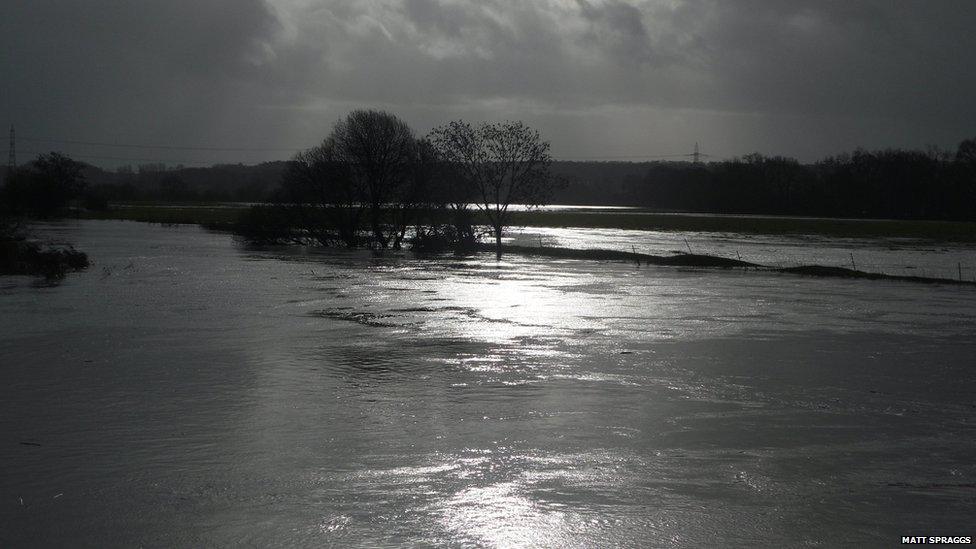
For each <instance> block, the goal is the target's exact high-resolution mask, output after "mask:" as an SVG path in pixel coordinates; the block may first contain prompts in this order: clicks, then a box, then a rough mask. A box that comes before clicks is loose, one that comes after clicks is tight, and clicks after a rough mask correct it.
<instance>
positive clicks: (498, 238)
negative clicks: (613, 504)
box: [495, 227, 502, 260]
mask: <svg viewBox="0 0 976 549" xmlns="http://www.w3.org/2000/svg"><path fill="white" fill-rule="evenodd" d="M501 258H502V228H501V227H495V259H496V260H498V259H501Z"/></svg>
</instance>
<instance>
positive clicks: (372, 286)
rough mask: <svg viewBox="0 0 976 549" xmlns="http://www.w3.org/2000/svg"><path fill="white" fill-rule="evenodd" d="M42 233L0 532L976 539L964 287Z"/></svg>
mask: <svg viewBox="0 0 976 549" xmlns="http://www.w3.org/2000/svg"><path fill="white" fill-rule="evenodd" d="M43 232H44V233H45V234H46V235H47V236H49V237H53V238H62V239H65V240H70V241H72V242H74V243H75V244H76V245H77V247H79V248H80V249H83V250H85V251H86V252H88V253H89V254H90V256H91V257H92V259H93V260H94V262H95V264H94V265H93V267H92V268H91V269H89V271H87V272H85V273H82V274H78V275H73V276H71V277H69V278H68V279H67V280H66V281H65V283H63V284H61V285H60V286H56V287H42V288H38V287H33V285H32V284H31V281H30V280H29V279H24V278H6V279H3V280H2V281H0V433H2V438H0V463H2V464H3V467H2V468H0V546H16V547H20V546H30V545H60V546H100V547H101V546H147V547H148V546H160V547H171V546H194V547H199V546H212V545H217V546H239V545H253V546H296V545H297V546H322V545H326V546H329V545H331V546H342V547H345V546H399V545H442V546H486V547H510V546H540V547H589V546H607V545H615V546H642V547H700V546H754V545H765V546H783V545H787V546H798V545H822V546H837V545H859V546H890V545H894V544H896V543H898V542H899V541H900V537H901V536H902V535H913V534H914V535H964V536H965V535H973V534H974V531H973V530H972V524H973V520H972V519H973V509H974V503H976V463H974V460H973V456H974V455H976V436H974V435H976V426H974V421H976V374H974V372H973V366H974V361H973V358H972V357H973V356H976V337H974V336H976V291H973V290H971V289H966V288H950V287H943V286H938V285H936V286H929V285H912V284H904V283H887V282H869V281H867V282H866V281H845V280H826V279H812V278H801V277H792V276H786V275H771V274H759V273H742V272H734V271H733V272H729V271H719V272H714V271H708V270H687V269H675V268H647V267H644V268H641V269H638V268H636V267H635V266H634V265H626V264H621V263H601V262H588V261H554V260H549V259H539V258H519V257H508V258H505V259H504V260H503V261H501V262H496V261H495V260H494V258H493V257H491V256H490V255H486V256H484V257H475V258H466V259H456V258H453V257H445V258H433V259H424V260H419V259H416V258H413V257H412V256H410V255H403V256H395V255H387V256H384V257H377V256H372V255H370V254H368V253H365V252H307V251H302V250H294V249H291V250H289V249H248V248H245V247H243V246H241V245H239V244H237V243H235V242H234V241H233V239H232V238H231V237H229V236H227V235H221V234H210V233H207V232H204V231H202V230H200V229H197V228H194V227H178V228H172V227H169V228H168V227H159V226H152V225H146V224H138V223H128V222H80V223H70V224H65V225H50V226H47V227H45V228H43ZM618 236H619V235H618ZM561 238H567V239H570V238H576V239H580V238H584V237H582V236H580V235H579V234H577V235H573V234H569V233H562V236H561ZM614 238H616V237H614ZM692 245H694V244H692ZM702 245H704V244H702ZM714 245H716V246H718V244H717V243H716V244H714ZM817 245H820V246H821V247H822V248H824V249H829V248H830V247H831V246H835V247H836V246H842V244H838V243H836V242H829V241H823V242H819V243H818V242H813V243H811V246H814V247H815V246H817ZM581 247H587V246H581ZM589 247H605V246H589ZM889 251H890V250H889ZM879 253H880V252H879ZM933 253H935V252H933Z"/></svg>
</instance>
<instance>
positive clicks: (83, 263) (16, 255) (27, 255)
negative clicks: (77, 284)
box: [0, 217, 88, 279]
mask: <svg viewBox="0 0 976 549" xmlns="http://www.w3.org/2000/svg"><path fill="white" fill-rule="evenodd" d="M87 267H88V256H87V255H85V254H84V253H82V252H79V251H77V250H75V249H74V248H71V247H68V248H45V247H42V246H41V245H40V244H38V243H36V242H31V241H30V240H28V237H27V233H26V231H25V230H24V229H23V227H22V226H21V225H20V224H19V223H16V222H14V221H12V220H11V219H10V218H5V217H0V275H41V276H44V277H46V278H52V279H53V278H62V277H64V276H65V274H67V273H68V272H71V271H79V270H82V269H85V268H87Z"/></svg>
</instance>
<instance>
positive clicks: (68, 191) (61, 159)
mask: <svg viewBox="0 0 976 549" xmlns="http://www.w3.org/2000/svg"><path fill="white" fill-rule="evenodd" d="M84 168H85V164H82V163H81V162H77V161H75V160H72V159H71V158H69V157H67V156H65V155H63V154H61V153H58V152H51V153H47V154H42V155H40V156H38V157H37V159H36V160H34V161H33V162H32V163H31V164H30V165H28V166H26V167H20V168H18V169H16V170H14V172H13V173H12V174H11V175H10V176H9V177H8V180H7V182H6V184H5V185H4V188H3V195H4V196H3V202H4V203H5V204H6V207H7V209H9V210H10V211H11V212H13V213H18V214H27V215H35V216H38V217H51V216H55V215H59V214H62V213H64V210H65V208H66V207H67V206H68V204H69V202H70V201H71V200H72V199H74V198H77V197H78V196H79V195H80V194H81V192H82V191H83V190H84V188H85V177H84V175H83V174H82V170H84Z"/></svg>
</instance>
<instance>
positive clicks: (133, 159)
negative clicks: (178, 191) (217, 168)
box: [21, 149, 232, 166]
mask: <svg viewBox="0 0 976 549" xmlns="http://www.w3.org/2000/svg"><path fill="white" fill-rule="evenodd" d="M21 152H24V153H27V154H47V153H46V152H42V151H25V150H23V149H22V150H21ZM68 156H71V157H77V158H90V159H94V160H118V161H122V162H157V163H162V164H182V165H184V166H213V165H215V164H232V162H198V161H190V160H173V159H163V158H136V157H130V156H102V155H93V154H73V153H72V154H70V155H68Z"/></svg>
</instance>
